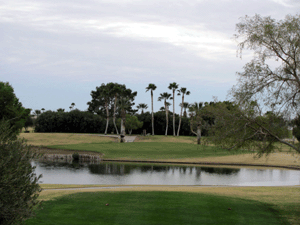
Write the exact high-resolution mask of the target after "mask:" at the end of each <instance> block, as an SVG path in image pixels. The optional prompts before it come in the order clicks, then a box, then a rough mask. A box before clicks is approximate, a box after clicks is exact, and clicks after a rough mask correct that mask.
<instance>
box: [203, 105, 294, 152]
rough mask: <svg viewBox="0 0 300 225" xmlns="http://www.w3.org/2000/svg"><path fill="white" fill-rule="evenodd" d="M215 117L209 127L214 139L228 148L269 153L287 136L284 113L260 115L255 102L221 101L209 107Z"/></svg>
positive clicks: (208, 109)
mask: <svg viewBox="0 0 300 225" xmlns="http://www.w3.org/2000/svg"><path fill="white" fill-rule="evenodd" d="M207 111H208V112H210V113H211V115H212V117H213V118H215V119H214V122H213V125H212V126H211V128H210V137H211V140H212V141H213V142H214V143H215V144H217V145H220V146H222V147H223V148H226V149H239V148H242V149H248V150H259V152H260V154H261V153H270V152H272V151H273V150H274V149H277V148H278V145H276V143H278V142H279V141H280V140H282V139H284V138H286V137H287V136H288V129H287V128H288V127H287V122H286V121H285V120H284V119H283V117H282V116H281V115H276V114H274V113H273V112H268V113H266V114H265V115H261V109H260V108H259V105H258V104H257V103H255V102H251V103H250V104H248V105H243V107H241V106H240V105H237V104H233V103H230V102H218V103H215V104H212V105H210V106H208V107H207Z"/></svg>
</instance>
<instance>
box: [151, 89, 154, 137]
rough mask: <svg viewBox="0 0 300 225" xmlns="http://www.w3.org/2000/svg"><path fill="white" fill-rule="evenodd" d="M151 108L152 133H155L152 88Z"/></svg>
mask: <svg viewBox="0 0 300 225" xmlns="http://www.w3.org/2000/svg"><path fill="white" fill-rule="evenodd" d="M151 108H152V135H154V115H153V91H152V90H151Z"/></svg>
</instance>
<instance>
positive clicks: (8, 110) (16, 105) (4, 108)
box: [0, 82, 30, 131]
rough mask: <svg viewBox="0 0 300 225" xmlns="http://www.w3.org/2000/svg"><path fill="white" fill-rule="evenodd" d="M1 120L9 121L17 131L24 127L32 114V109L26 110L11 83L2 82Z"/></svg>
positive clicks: (0, 95)
mask: <svg viewBox="0 0 300 225" xmlns="http://www.w3.org/2000/svg"><path fill="white" fill-rule="evenodd" d="M0 109H1V110H0V119H5V120H8V121H9V123H10V125H11V126H12V127H13V129H14V130H15V131H18V130H20V129H21V128H23V127H24V125H25V121H26V119H27V117H28V116H29V114H30V109H25V108H24V107H23V106H22V103H21V102H19V99H18V98H17V97H16V95H15V93H14V89H13V87H12V86H11V85H10V84H9V83H4V82H0Z"/></svg>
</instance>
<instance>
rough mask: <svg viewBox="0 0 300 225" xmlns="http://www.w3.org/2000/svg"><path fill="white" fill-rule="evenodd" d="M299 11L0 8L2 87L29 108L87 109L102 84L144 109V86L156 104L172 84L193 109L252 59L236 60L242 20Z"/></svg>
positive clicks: (267, 2)
mask: <svg viewBox="0 0 300 225" xmlns="http://www.w3.org/2000/svg"><path fill="white" fill-rule="evenodd" d="M299 12H300V1H299V0H247V1H246V0H84V1H83V0H9V1H7V0H0V31H1V33H0V49H1V51H0V81H4V82H9V83H10V84H11V85H12V86H13V88H14V90H15V93H16V95H17V97H18V98H19V99H20V101H21V102H22V103H23V105H24V106H25V107H26V108H31V109H41V108H45V109H47V110H56V109H58V108H65V109H66V110H69V106H70V105H71V103H72V102H74V103H75V104H76V108H78V109H80V110H86V109H87V104H86V103H87V102H88V101H90V100H91V97H90V93H91V91H92V90H95V89H96V86H100V85H101V84H102V83H108V82H117V83H120V84H126V86H127V88H130V89H132V90H133V91H137V92H138V95H137V97H136V101H135V102H136V104H138V103H146V104H148V105H149V109H150V104H151V101H150V93H149V92H145V88H146V87H147V86H148V84H149V83H154V84H156V86H157V89H156V91H155V92H154V99H155V100H156V99H157V98H158V97H159V94H160V93H162V92H166V91H168V92H170V90H168V88H167V87H168V85H169V84H170V83H172V82H176V83H178V84H179V85H180V87H186V88H187V89H188V90H189V91H190V92H191V95H190V96H187V97H186V101H188V102H190V103H191V102H195V101H212V100H213V96H216V97H218V99H219V100H225V99H226V95H227V92H228V91H229V90H230V88H231V87H232V86H233V85H234V84H235V83H236V72H237V71H242V67H243V65H244V64H246V63H247V62H248V61H249V60H250V59H251V58H252V56H253V55H252V53H251V52H245V54H244V55H243V58H242V59H240V58H239V57H236V49H237V42H236V41H235V40H234V39H233V38H232V37H233V34H235V25H236V24H237V23H238V22H239V21H240V20H239V18H241V17H244V16H245V15H248V16H254V15H255V14H260V15H261V16H271V17H272V18H275V19H278V20H280V19H284V17H285V15H287V14H291V15H295V14H296V13H299ZM179 103H180V98H179V97H177V98H176V103H175V105H176V107H177V113H178V112H179V107H178V104H179ZM161 106H163V103H162V102H157V101H156V102H155V104H154V111H158V110H159V108H160V107H161ZM149 109H148V110H149Z"/></svg>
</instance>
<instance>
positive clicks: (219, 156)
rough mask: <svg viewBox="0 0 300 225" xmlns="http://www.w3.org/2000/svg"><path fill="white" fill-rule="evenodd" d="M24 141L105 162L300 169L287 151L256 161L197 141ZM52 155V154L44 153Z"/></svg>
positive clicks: (48, 136)
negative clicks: (95, 154)
mask: <svg viewBox="0 0 300 225" xmlns="http://www.w3.org/2000/svg"><path fill="white" fill-rule="evenodd" d="M20 136H21V137H23V138H25V139H26V140H27V141H28V144H31V145H34V146H40V145H42V146H46V147H49V148H52V149H53V152H52V153H53V154H58V153H59V152H60V151H61V150H57V149H64V150H66V151H61V153H63V154H66V153H67V150H70V149H71V150H76V151H84V152H86V151H89V152H98V153H101V154H104V156H103V157H104V158H105V159H127V160H130V159H134V160H164V161H168V162H172V161H173V162H174V161H177V162H178V161H179V162H210V163H235V164H238V163H242V164H254V165H277V166H290V167H300V155H299V154H297V153H295V152H294V151H291V149H290V148H287V147H284V148H283V152H276V153H272V154H269V155H268V156H263V157H261V158H256V157H255V153H253V152H252V153H247V152H245V151H228V150H225V149H220V148H217V147H215V146H211V145H210V146H203V145H202V146H197V145H196V144H195V143H196V137H187V136H179V137H173V136H164V135H155V136H146V137H144V136H138V138H137V140H136V141H135V142H134V143H116V141H117V138H111V137H103V136H97V135H80V134H63V133H21V134H20ZM44 152H47V153H51V150H50V152H49V150H47V151H44Z"/></svg>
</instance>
